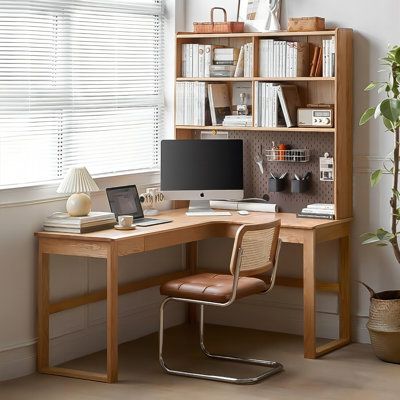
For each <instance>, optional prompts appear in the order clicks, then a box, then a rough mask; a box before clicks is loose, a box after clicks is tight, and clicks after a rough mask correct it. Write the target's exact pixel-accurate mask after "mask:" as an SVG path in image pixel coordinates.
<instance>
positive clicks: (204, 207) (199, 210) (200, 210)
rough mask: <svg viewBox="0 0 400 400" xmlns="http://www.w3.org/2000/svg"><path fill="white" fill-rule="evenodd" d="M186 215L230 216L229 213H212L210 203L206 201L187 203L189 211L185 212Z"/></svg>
mask: <svg viewBox="0 0 400 400" xmlns="http://www.w3.org/2000/svg"><path fill="white" fill-rule="evenodd" d="M186 215H187V216H189V217H201V216H205V217H207V216H210V217H212V216H225V215H232V214H231V213H230V212H229V211H214V210H213V209H211V206H210V202H209V201H208V200H191V201H190V203H189V210H188V211H187V212H186Z"/></svg>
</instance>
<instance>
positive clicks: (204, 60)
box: [182, 43, 254, 78]
mask: <svg viewBox="0 0 400 400" xmlns="http://www.w3.org/2000/svg"><path fill="white" fill-rule="evenodd" d="M253 58H254V57H253V43H246V44H244V45H243V46H241V47H240V48H234V47H224V46H219V45H212V44H198V43H185V44H182V77H183V78H208V77H252V76H253Z"/></svg>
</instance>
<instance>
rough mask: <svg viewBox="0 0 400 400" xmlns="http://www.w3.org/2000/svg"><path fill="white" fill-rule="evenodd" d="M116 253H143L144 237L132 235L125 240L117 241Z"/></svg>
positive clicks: (121, 254) (120, 254)
mask: <svg viewBox="0 0 400 400" xmlns="http://www.w3.org/2000/svg"><path fill="white" fill-rule="evenodd" d="M117 246H118V255H119V256H127V255H128V254H134V253H143V252H144V238H143V237H133V238H130V239H126V240H121V241H118V242H117Z"/></svg>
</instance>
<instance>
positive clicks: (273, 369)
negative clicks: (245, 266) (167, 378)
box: [158, 239, 283, 384]
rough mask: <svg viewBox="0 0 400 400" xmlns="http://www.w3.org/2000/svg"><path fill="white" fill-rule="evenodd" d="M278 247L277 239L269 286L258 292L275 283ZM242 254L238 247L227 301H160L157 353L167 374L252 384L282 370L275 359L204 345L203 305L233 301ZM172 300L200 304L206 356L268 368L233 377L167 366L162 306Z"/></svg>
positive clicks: (174, 298)
mask: <svg viewBox="0 0 400 400" xmlns="http://www.w3.org/2000/svg"><path fill="white" fill-rule="evenodd" d="M280 249H281V240H280V239H279V240H278V243H277V248H276V253H275V260H274V265H273V268H272V273H271V278H270V284H269V287H268V289H267V290H265V291H264V292H262V293H260V294H267V293H268V292H270V291H271V290H272V288H273V287H274V285H275V278H276V271H277V267H278V259H279V252H280ZM242 254H243V251H242V249H241V248H239V249H238V257H237V261H236V268H235V272H234V279H233V285H232V295H231V297H230V299H229V300H228V301H227V302H225V303H214V302H209V301H200V300H192V299H184V298H178V297H167V298H166V299H165V300H164V301H163V302H162V303H161V307H160V330H159V353H158V354H159V361H160V364H161V367H162V368H163V369H164V371H165V372H167V373H169V374H173V375H179V376H186V377H190V378H198V379H208V380H212V381H219V382H227V383H235V384H254V383H257V382H260V381H261V380H262V379H265V378H268V377H270V376H271V375H274V374H277V373H278V372H280V371H282V370H283V365H282V364H280V363H278V362H276V361H268V360H258V359H253V358H243V357H235V356H229V355H220V354H213V353H210V352H209V351H208V350H207V348H206V346H205V343H204V306H206V305H210V306H216V307H228V306H230V305H231V304H232V303H233V302H234V301H235V299H236V291H237V286H238V282H239V276H240V267H241V259H242ZM173 300H174V301H180V302H185V303H193V304H199V305H200V348H201V350H202V351H203V353H204V354H205V355H206V356H207V357H210V358H214V359H218V360H224V361H234V362H240V363H245V364H252V365H260V366H264V367H267V368H268V370H267V371H265V372H263V373H262V374H260V375H257V376H254V377H248V378H235V377H230V376H222V375H210V374H200V373H196V372H189V371H181V370H176V369H171V368H169V367H168V366H167V365H166V363H165V361H164V358H163V347H164V308H165V306H166V304H167V303H168V302H170V301H173Z"/></svg>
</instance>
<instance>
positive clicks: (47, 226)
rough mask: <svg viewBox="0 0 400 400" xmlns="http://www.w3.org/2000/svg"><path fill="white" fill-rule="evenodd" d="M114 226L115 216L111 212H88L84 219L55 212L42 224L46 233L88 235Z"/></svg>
mask: <svg viewBox="0 0 400 400" xmlns="http://www.w3.org/2000/svg"><path fill="white" fill-rule="evenodd" d="M115 224H116V220H115V215H114V214H113V213H111V212H90V213H89V215H87V216H84V217H71V216H70V215H68V214H67V213H63V212H56V213H54V214H52V215H50V216H49V217H47V218H46V219H45V220H44V222H43V230H44V231H47V232H66V233H88V232H94V231H100V230H103V229H110V228H112V227H113V226H114V225H115Z"/></svg>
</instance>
